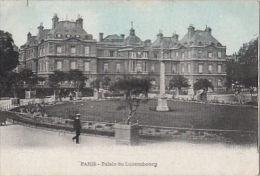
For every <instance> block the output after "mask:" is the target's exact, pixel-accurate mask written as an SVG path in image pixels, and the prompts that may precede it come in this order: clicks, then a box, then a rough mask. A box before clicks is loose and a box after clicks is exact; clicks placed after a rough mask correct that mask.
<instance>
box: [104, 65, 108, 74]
mask: <svg viewBox="0 0 260 176" xmlns="http://www.w3.org/2000/svg"><path fill="white" fill-rule="evenodd" d="M104 72H108V63H104Z"/></svg>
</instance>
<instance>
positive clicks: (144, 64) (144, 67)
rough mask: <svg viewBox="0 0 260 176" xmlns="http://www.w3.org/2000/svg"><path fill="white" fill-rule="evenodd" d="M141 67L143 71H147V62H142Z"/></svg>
mask: <svg viewBox="0 0 260 176" xmlns="http://www.w3.org/2000/svg"><path fill="white" fill-rule="evenodd" d="M143 69H144V71H145V72H147V63H146V62H143Z"/></svg>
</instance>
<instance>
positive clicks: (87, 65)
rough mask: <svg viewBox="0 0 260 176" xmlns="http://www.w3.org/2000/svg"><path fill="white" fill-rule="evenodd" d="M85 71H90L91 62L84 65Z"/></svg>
mask: <svg viewBox="0 0 260 176" xmlns="http://www.w3.org/2000/svg"><path fill="white" fill-rule="evenodd" d="M84 70H85V71H89V62H85V63H84Z"/></svg>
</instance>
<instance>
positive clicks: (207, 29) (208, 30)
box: [205, 26, 212, 35]
mask: <svg viewBox="0 0 260 176" xmlns="http://www.w3.org/2000/svg"><path fill="white" fill-rule="evenodd" d="M205 31H207V32H208V34H209V35H211V31H212V29H211V28H210V27H207V26H206V29H205Z"/></svg>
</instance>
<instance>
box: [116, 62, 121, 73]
mask: <svg viewBox="0 0 260 176" xmlns="http://www.w3.org/2000/svg"><path fill="white" fill-rule="evenodd" d="M120 67H121V64H120V63H117V64H116V72H117V73H119V72H120Z"/></svg>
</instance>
